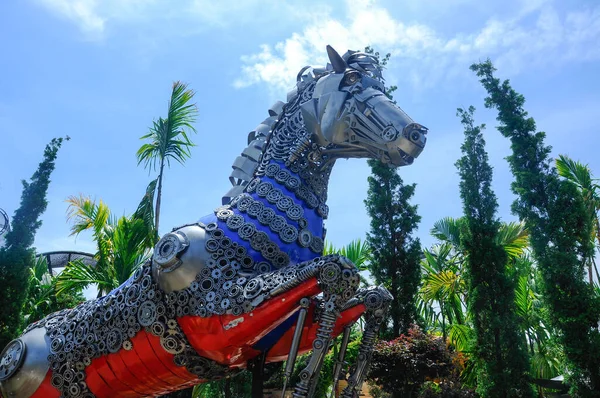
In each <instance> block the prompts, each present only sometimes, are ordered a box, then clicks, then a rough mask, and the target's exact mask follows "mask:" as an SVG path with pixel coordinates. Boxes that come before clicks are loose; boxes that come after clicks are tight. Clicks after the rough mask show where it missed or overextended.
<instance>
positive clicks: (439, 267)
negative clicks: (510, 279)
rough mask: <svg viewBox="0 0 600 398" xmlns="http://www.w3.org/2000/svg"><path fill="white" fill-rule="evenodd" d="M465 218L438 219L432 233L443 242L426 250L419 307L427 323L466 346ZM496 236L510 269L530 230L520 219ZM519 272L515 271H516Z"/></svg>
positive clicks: (523, 248) (524, 246)
mask: <svg viewBox="0 0 600 398" xmlns="http://www.w3.org/2000/svg"><path fill="white" fill-rule="evenodd" d="M464 228H465V222H464V219H463V218H456V219H455V218H452V217H446V218H443V219H441V220H439V221H438V222H436V223H435V224H434V226H433V228H432V229H431V235H432V236H434V237H435V238H437V239H438V240H439V241H440V242H439V243H438V244H436V245H434V246H433V247H432V248H431V249H425V250H424V251H423V254H424V257H423V260H422V261H421V266H422V269H423V278H422V284H421V289H420V292H419V301H418V308H419V312H420V314H421V316H422V317H423V319H424V320H425V322H426V323H427V325H429V326H431V327H433V328H435V329H438V328H439V329H441V332H442V334H443V336H444V338H445V337H446V336H448V337H450V340H451V341H452V342H453V344H455V345H456V346H457V348H458V347H459V346H462V347H464V346H465V343H466V340H467V335H468V328H469V326H468V323H469V314H468V311H467V295H468V288H467V285H466V281H465V279H464V265H465V262H466V260H467V257H466V256H467V254H466V252H465V250H464V248H463V246H462V240H461V231H462V230H463V229H464ZM497 240H498V243H499V244H500V245H502V246H503V247H504V250H505V251H506V253H507V255H508V259H509V263H508V266H509V269H512V270H514V268H515V266H514V263H515V262H516V261H517V259H518V258H519V257H520V256H522V255H523V254H524V253H525V251H526V249H527V246H528V234H527V231H526V230H525V228H524V225H523V224H521V223H516V222H510V223H502V224H501V225H500V229H499V231H498V234H497ZM515 272H516V271H515Z"/></svg>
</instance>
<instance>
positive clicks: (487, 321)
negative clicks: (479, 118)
mask: <svg viewBox="0 0 600 398" xmlns="http://www.w3.org/2000/svg"><path fill="white" fill-rule="evenodd" d="M474 111H475V108H473V107H469V109H468V110H467V111H465V110H463V109H458V112H457V115H458V116H459V117H460V118H461V122H462V124H463V127H464V129H465V141H464V143H463V145H462V146H461V149H462V152H463V156H462V157H461V158H460V159H459V160H458V162H457V164H456V165H457V167H458V170H459V175H460V177H461V182H460V196H461V198H462V201H463V209H464V213H465V216H464V220H465V226H466V228H465V229H464V232H465V234H464V237H463V239H462V243H463V245H464V247H465V251H466V253H467V255H468V256H467V261H466V269H467V272H466V276H467V284H468V290H469V296H468V308H469V312H470V315H471V319H472V322H473V327H474V331H475V336H476V340H475V347H474V348H475V350H474V354H475V356H476V357H477V359H478V360H479V361H480V362H481V363H482V364H483V367H482V368H481V369H480V370H481V372H479V375H478V385H477V390H478V392H479V393H480V394H481V395H482V396H485V397H498V398H500V397H533V390H532V389H531V387H530V386H529V383H528V377H529V374H528V371H529V361H528V357H527V351H526V350H525V347H524V346H525V339H524V338H522V336H521V335H520V333H519V328H518V326H519V325H518V320H517V317H516V316H515V283H514V281H513V280H512V279H511V278H510V277H509V275H508V272H507V261H508V256H507V254H506V251H505V249H504V247H503V246H502V245H501V244H500V243H499V242H498V239H497V235H498V232H499V229H500V222H499V221H498V220H497V219H496V211H497V208H498V204H497V201H496V195H495V194H494V192H493V191H492V188H491V184H492V168H491V166H490V165H489V162H488V155H487V152H486V151H485V141H484V139H483V135H482V132H481V131H482V130H483V128H484V126H475V125H474V120H473V113H474Z"/></svg>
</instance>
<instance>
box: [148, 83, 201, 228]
mask: <svg viewBox="0 0 600 398" xmlns="http://www.w3.org/2000/svg"><path fill="white" fill-rule="evenodd" d="M194 94H195V93H194V91H193V90H188V88H187V85H186V84H183V83H181V82H175V83H173V90H172V92H171V98H170V100H169V107H168V113H167V118H166V119H163V118H162V117H161V118H158V120H156V121H154V122H153V125H152V127H150V132H149V133H148V134H146V135H144V136H142V137H141V138H140V139H142V140H146V139H149V140H150V143H145V144H143V145H142V146H141V147H140V149H138V151H137V159H138V165H139V164H141V163H144V168H147V169H152V170H154V171H156V170H157V169H158V178H157V180H158V185H157V186H156V213H155V222H154V225H155V228H156V230H157V231H158V227H159V219H160V201H161V193H162V181H163V172H164V166H165V162H166V164H167V166H169V167H171V159H174V160H176V161H177V162H179V163H181V164H183V163H185V161H186V159H188V158H189V157H190V156H191V154H190V148H191V147H192V146H194V143H193V142H192V141H191V140H190V139H189V137H188V132H190V131H191V132H194V133H195V132H196V129H195V128H194V126H193V123H194V122H195V120H196V115H197V114H198V109H197V108H196V104H192V103H190V102H191V101H192V99H193V97H194Z"/></svg>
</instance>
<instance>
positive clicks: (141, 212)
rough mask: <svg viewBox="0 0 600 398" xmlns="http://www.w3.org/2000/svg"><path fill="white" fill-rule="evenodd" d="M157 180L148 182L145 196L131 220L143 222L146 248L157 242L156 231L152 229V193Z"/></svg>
mask: <svg viewBox="0 0 600 398" xmlns="http://www.w3.org/2000/svg"><path fill="white" fill-rule="evenodd" d="M157 182H158V179H155V180H152V181H150V183H149V184H148V187H147V188H146V194H145V195H144V197H143V198H142V200H141V201H140V204H139V205H138V207H137V209H136V211H135V213H133V218H135V219H140V220H143V221H144V225H145V226H146V232H147V236H146V238H145V239H144V245H145V246H146V247H147V248H152V247H153V246H154V245H155V244H156V242H157V241H158V231H156V228H155V227H154V193H155V191H156V184H157Z"/></svg>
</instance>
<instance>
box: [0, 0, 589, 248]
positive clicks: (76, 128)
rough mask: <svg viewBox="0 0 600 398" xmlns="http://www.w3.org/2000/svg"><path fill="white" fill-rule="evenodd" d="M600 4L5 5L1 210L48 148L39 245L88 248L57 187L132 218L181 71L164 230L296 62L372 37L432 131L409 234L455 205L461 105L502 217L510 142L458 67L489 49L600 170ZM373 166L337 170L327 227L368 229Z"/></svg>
mask: <svg viewBox="0 0 600 398" xmlns="http://www.w3.org/2000/svg"><path fill="white" fill-rule="evenodd" d="M599 43H600V3H598V2H597V1H593V0H589V1H583V0H570V1H552V0H503V1H496V0H493V1H485V2H482V1H475V0H454V1H450V0H445V1H439V0H438V1H436V0H403V1H398V0H389V1H387V0H380V1H365V0H354V1H347V2H343V1H337V2H336V1H330V2H327V3H325V2H300V1H295V2H292V1H290V2H284V1H258V0H246V1H220V2H217V1H205V0H178V1H167V0H22V1H18V2H9V1H5V2H2V3H1V4H0V46H1V47H0V48H1V50H2V56H1V57H0V72H1V76H2V77H1V78H0V138H1V140H0V148H1V149H2V150H1V152H0V153H1V155H0V208H3V209H5V210H6V211H7V212H8V213H9V215H11V216H12V214H13V212H14V210H15V209H16V208H17V206H18V203H19V200H20V194H21V183H20V180H21V179H23V178H29V177H30V176H31V174H32V173H33V172H34V171H35V168H36V167H37V164H38V163H39V162H40V160H41V157H42V151H43V148H44V145H45V144H46V143H47V142H48V141H50V139H52V137H56V136H65V135H69V136H70V137H71V138H72V139H71V141H69V142H68V143H66V144H65V145H64V146H63V148H62V149H61V151H60V153H59V157H58V161H57V165H56V171H55V172H54V174H53V175H52V184H51V185H50V189H49V192H48V199H49V202H50V203H49V206H48V209H47V211H46V213H45V214H44V215H43V226H42V227H41V228H40V230H39V232H38V234H37V238H36V246H37V249H38V251H40V252H44V251H51V250H82V251H92V252H93V251H94V245H93V243H92V242H91V240H90V237H89V235H81V236H80V237H79V238H78V239H77V240H76V241H75V239H74V238H73V237H69V236H68V235H69V224H68V223H67V221H66V217H65V215H66V210H67V205H66V203H65V199H66V198H67V197H68V196H70V195H78V194H80V193H81V194H85V195H90V196H92V197H95V198H97V199H102V200H103V201H105V202H106V203H107V204H108V205H109V206H110V208H111V209H112V211H113V212H114V213H115V214H117V215H121V214H130V213H132V212H133V211H134V210H135V208H136V206H137V204H138V202H139V200H140V198H141V197H142V195H143V193H144V189H145V187H146V185H147V183H148V182H149V181H150V179H151V178H154V175H151V176H149V175H148V171H146V170H144V169H143V168H142V167H137V165H136V157H135V152H136V150H137V149H138V148H139V146H140V145H141V143H142V142H141V141H140V140H139V137H140V136H142V135H143V134H145V133H146V131H147V128H148V126H150V125H151V122H152V120H153V119H155V118H157V117H159V116H164V114H165V112H166V107H167V100H168V96H169V93H170V86H171V84H172V82H173V81H175V80H182V81H185V82H187V83H189V85H190V87H191V88H193V89H195V90H196V91H197V95H196V100H197V104H198V108H199V111H200V116H199V119H198V123H197V125H196V127H197V130H198V134H197V135H195V136H194V137H193V140H194V141H195V142H196V144H197V146H196V147H195V148H193V150H192V158H191V159H190V160H189V161H188V162H187V163H186V165H185V167H182V166H180V165H178V164H173V165H172V167H171V169H170V170H168V171H167V173H166V177H165V182H164V184H165V186H164V190H163V195H164V196H163V207H162V217H161V233H165V232H167V231H168V230H170V228H172V227H174V226H177V225H181V224H184V223H188V222H192V221H195V220H196V219H198V218H199V217H201V216H203V215H205V214H208V213H209V212H211V211H212V209H213V208H214V207H216V206H218V205H219V204H220V198H221V196H222V195H223V194H224V193H225V192H226V191H227V190H228V189H229V182H228V178H227V177H228V175H229V173H230V166H231V163H232V161H233V160H234V159H235V157H236V156H237V155H238V154H239V153H240V152H241V150H242V149H243V148H244V143H245V140H246V136H247V133H248V132H249V131H251V130H252V129H253V128H254V127H255V126H256V125H258V124H259V123H260V122H261V121H262V120H263V119H264V118H265V117H266V116H267V109H268V107H269V106H270V105H271V104H272V103H273V102H275V101H276V100H279V99H284V98H285V94H286V92H287V91H288V89H289V88H291V86H292V84H293V82H294V79H295V76H296V73H297V72H298V70H299V69H300V68H301V67H303V66H304V65H308V64H311V65H323V64H324V63H325V62H326V57H325V45H326V44H332V45H333V46H334V47H335V48H337V49H338V50H339V51H340V52H341V53H343V52H345V50H346V49H348V48H350V49H361V48H363V47H364V46H365V45H372V46H374V47H375V48H377V49H378V50H379V51H380V52H382V53H385V52H391V53H392V60H391V62H390V65H389V68H388V70H386V72H385V77H386V79H387V82H388V83H390V84H396V85H398V87H399V89H398V91H397V92H396V94H395V98H396V100H397V101H398V103H399V104H400V105H401V106H402V107H403V109H404V110H405V111H406V112H407V113H408V114H409V115H410V116H411V117H413V119H415V120H416V121H418V122H420V123H422V124H423V125H425V126H427V127H428V128H429V129H430V133H429V141H428V144H427V148H426V149H425V151H424V152H423V154H422V155H421V156H420V157H419V159H417V161H416V162H415V164H414V165H413V166H410V167H406V168H403V169H401V175H402V177H403V178H404V180H405V182H407V183H412V182H416V183H417V184H418V186H417V189H416V194H415V197H414V203H418V204H419V213H420V214H421V216H422V222H421V225H420V228H419V231H418V236H419V237H420V238H421V240H422V241H423V243H424V244H426V245H429V244H431V243H432V242H433V239H432V238H431V237H430V236H429V229H430V228H431V227H432V225H433V223H434V222H435V221H437V220H439V219H440V218H442V217H445V216H454V217H456V216H460V214H461V202H460V198H459V194H458V176H457V173H456V169H455V167H454V162H455V161H456V160H457V159H458V157H459V156H460V144H461V142H462V139H463V136H462V130H461V126H460V123H459V121H458V118H457V117H456V116H455V112H456V108H457V107H459V106H461V107H468V106H469V105H474V106H475V107H477V109H478V111H477V113H476V118H477V122H479V123H486V124H487V126H488V128H487V130H486V139H487V142H488V151H489V152H490V159H491V162H492V164H493V166H494V170H495V175H494V188H495V190H496V193H497V195H498V197H499V202H500V214H499V216H500V217H501V218H502V219H504V220H512V219H514V217H513V216H511V214H510V210H509V206H510V203H511V201H512V200H513V196H512V194H511V193H510V189H509V184H510V182H511V180H512V176H511V175H510V172H509V170H508V167H507V165H506V162H505V160H504V157H505V156H506V155H508V154H509V151H510V149H509V145H508V143H507V142H506V140H505V139H504V138H503V137H501V136H500V134H499V133H498V132H497V131H496V129H495V125H496V122H495V114H494V113H493V112H491V111H489V110H486V109H484V107H483V98H484V92H483V90H482V88H481V87H480V85H479V83H478V82H477V80H476V78H475V76H474V75H473V74H472V73H471V72H470V71H469V70H468V66H469V65H470V64H471V63H473V62H476V61H478V60H484V59H486V58H487V57H490V58H491V59H492V61H493V62H494V63H495V65H496V67H497V68H498V76H500V77H503V78H510V79H511V82H512V84H513V86H514V87H515V88H516V89H517V90H518V91H519V92H521V93H523V94H524V95H525V97H526V99H527V104H526V107H527V109H528V110H529V112H530V114H531V115H532V116H533V117H534V118H535V119H536V121H537V124H538V127H539V129H540V130H543V131H546V132H547V135H548V138H547V143H548V144H550V145H552V146H553V155H557V154H559V153H565V154H568V155H570V156H571V157H573V158H575V159H578V160H581V161H583V162H585V163H589V165H590V167H591V168H592V170H593V171H594V172H595V173H596V174H597V175H600V158H599V156H598V142H599V141H600V140H599V139H598V138H597V134H598V114H600V94H599V93H600V77H598V73H599V71H600V45H599ZM368 175H369V168H368V167H367V165H366V162H365V161H364V160H356V159H354V160H348V161H345V160H342V161H339V162H338V164H337V165H336V168H335V169H334V172H333V174H332V180H331V184H330V194H329V198H330V199H329V205H330V208H331V212H330V219H329V220H328V222H327V228H328V239H329V240H330V241H332V242H333V243H334V244H335V245H338V246H340V245H343V244H345V243H347V242H349V241H350V240H352V239H356V238H364V236H365V233H366V231H367V230H368V228H369V218H368V216H367V215H366V212H365V209H364V204H363V200H364V198H365V197H366V192H367V176H368Z"/></svg>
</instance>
